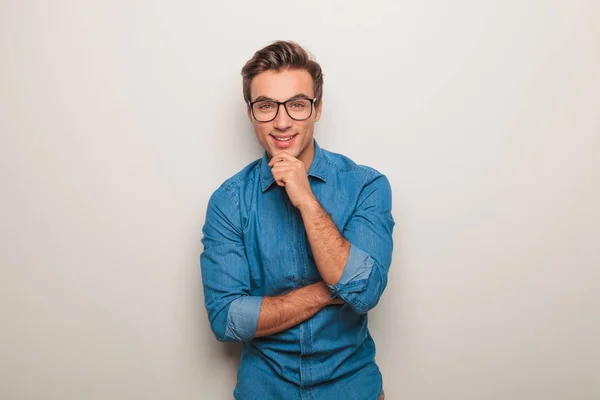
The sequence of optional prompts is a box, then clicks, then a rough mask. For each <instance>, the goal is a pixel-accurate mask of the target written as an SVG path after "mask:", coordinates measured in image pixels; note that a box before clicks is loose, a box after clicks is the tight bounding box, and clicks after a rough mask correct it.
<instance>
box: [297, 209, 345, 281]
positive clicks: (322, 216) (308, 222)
mask: <svg viewBox="0 0 600 400" xmlns="http://www.w3.org/2000/svg"><path fill="white" fill-rule="evenodd" d="M299 210H300V214H301V215H302V220H303V221H304V228H305V230H306V236H307V237H308V241H309V243H310V248H311V250H312V253H313V257H314V259H315V264H316V265H317V268H318V270H319V273H320V274H321V277H322V278H323V280H324V281H325V282H326V283H327V284H329V285H335V284H336V283H337V282H338V281H339V280H340V277H341V276H342V273H343V272H344V267H345V265H346V262H347V261H348V256H349V254H350V243H349V242H348V241H347V240H346V239H345V238H344V237H343V236H342V235H341V234H340V232H339V231H338V229H337V226H335V224H334V223H333V221H332V220H331V218H330V217H329V215H328V214H327V212H326V211H325V210H324V209H323V207H321V205H320V204H319V202H318V201H317V199H316V198H315V199H314V201H311V202H308V203H306V205H303V206H302V207H300V208H299Z"/></svg>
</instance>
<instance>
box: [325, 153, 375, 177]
mask: <svg viewBox="0 0 600 400" xmlns="http://www.w3.org/2000/svg"><path fill="white" fill-rule="evenodd" d="M323 161H324V162H325V163H326V164H327V166H328V167H329V168H330V169H332V170H333V171H334V172H335V173H337V174H340V175H341V176H343V177H353V178H354V179H357V180H361V181H362V183H363V184H369V183H371V182H374V181H380V180H383V181H386V182H387V178H386V176H385V175H384V174H383V173H381V172H379V171H378V170H377V169H375V168H373V167H370V166H368V165H362V164H358V163H356V162H355V161H353V160H352V159H351V158H350V157H348V156H345V155H343V154H340V153H334V152H332V151H329V150H324V149H323Z"/></svg>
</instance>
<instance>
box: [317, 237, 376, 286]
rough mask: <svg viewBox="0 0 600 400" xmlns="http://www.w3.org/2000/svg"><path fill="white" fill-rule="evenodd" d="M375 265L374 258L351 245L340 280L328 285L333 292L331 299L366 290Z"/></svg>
mask: <svg viewBox="0 0 600 400" xmlns="http://www.w3.org/2000/svg"><path fill="white" fill-rule="evenodd" d="M373 265H374V261H373V258H372V257H371V256H370V255H369V254H367V252H365V251H363V250H361V249H359V248H358V247H356V246H354V245H353V244H352V243H351V244H350V254H349V255H348V261H347V262H346V266H345V267H344V272H343V273H342V276H341V277H340V280H339V281H338V283H336V284H335V285H327V286H328V287H329V289H330V290H331V292H332V296H331V297H332V298H335V297H337V295H338V293H355V292H362V291H363V290H365V289H366V287H367V282H368V280H369V275H371V271H372V270H373Z"/></svg>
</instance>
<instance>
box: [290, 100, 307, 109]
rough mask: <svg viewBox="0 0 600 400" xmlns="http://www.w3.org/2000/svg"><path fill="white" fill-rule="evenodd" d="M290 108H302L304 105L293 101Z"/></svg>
mask: <svg viewBox="0 0 600 400" xmlns="http://www.w3.org/2000/svg"><path fill="white" fill-rule="evenodd" d="M290 106H291V107H292V108H304V107H305V106H306V105H305V104H304V103H303V102H300V101H294V102H292V103H291V104H290Z"/></svg>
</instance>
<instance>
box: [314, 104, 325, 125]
mask: <svg viewBox="0 0 600 400" xmlns="http://www.w3.org/2000/svg"><path fill="white" fill-rule="evenodd" d="M322 111H323V99H321V100H319V105H318V106H316V107H315V122H317V121H318V120H320V119H321V112H322Z"/></svg>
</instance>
